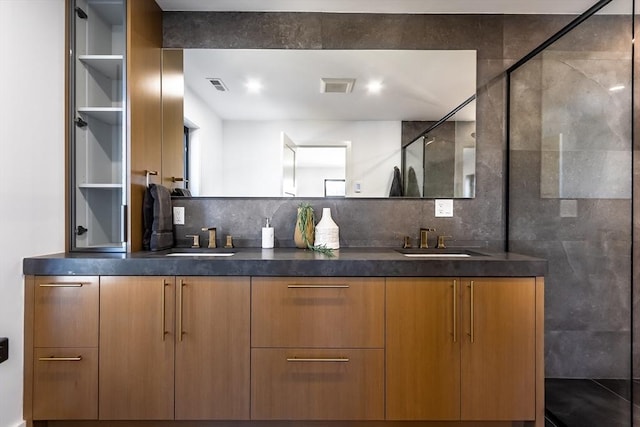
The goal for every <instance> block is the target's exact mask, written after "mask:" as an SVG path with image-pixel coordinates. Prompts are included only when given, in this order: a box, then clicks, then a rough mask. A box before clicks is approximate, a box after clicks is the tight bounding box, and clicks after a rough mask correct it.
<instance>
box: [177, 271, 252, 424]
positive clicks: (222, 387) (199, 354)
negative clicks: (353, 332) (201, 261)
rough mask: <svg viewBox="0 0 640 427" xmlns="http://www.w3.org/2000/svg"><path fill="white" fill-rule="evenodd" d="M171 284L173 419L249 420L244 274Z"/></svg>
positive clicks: (247, 313) (247, 291) (247, 284)
mask: <svg viewBox="0 0 640 427" xmlns="http://www.w3.org/2000/svg"><path fill="white" fill-rule="evenodd" d="M177 285H178V298H177V320H176V321H177V334H176V339H177V344H176V392H175V396H176V419H179V420H187V419H202V420H206V419H209V420H215V419H228V420H242V419H245V420H246V419H249V382H250V379H249V373H250V365H249V364H250V354H249V345H250V339H249V325H250V320H249V319H250V298H251V291H250V281H249V278H247V277H227V278H210V277H179V278H177Z"/></svg>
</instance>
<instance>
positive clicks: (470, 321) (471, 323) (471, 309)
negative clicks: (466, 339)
mask: <svg viewBox="0 0 640 427" xmlns="http://www.w3.org/2000/svg"><path fill="white" fill-rule="evenodd" d="M473 285H474V284H473V280H472V281H471V284H470V285H469V289H470V290H471V302H470V304H469V306H470V307H469V314H470V319H469V328H470V331H469V334H468V335H469V336H470V337H471V342H472V343H473V329H474V321H475V319H474V316H475V313H474V294H473V293H474V292H473V290H474V289H473V288H474V286H473Z"/></svg>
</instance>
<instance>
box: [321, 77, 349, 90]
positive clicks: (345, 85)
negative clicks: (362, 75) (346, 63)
mask: <svg viewBox="0 0 640 427" xmlns="http://www.w3.org/2000/svg"><path fill="white" fill-rule="evenodd" d="M354 84H356V79H331V78H325V77H322V78H321V79H320V93H351V91H352V90H353V85H354Z"/></svg>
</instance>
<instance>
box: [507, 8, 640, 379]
mask: <svg viewBox="0 0 640 427" xmlns="http://www.w3.org/2000/svg"><path fill="white" fill-rule="evenodd" d="M630 21H631V20H630V17H626V18H622V19H621V18H620V17H611V16H606V17H600V16H598V17H594V18H591V19H590V20H588V21H587V22H586V23H585V26H584V27H579V28H577V29H576V30H575V31H574V32H572V33H570V34H569V35H567V36H566V37H565V38H563V39H561V41H560V42H558V43H557V44H554V45H553V46H552V47H551V48H550V49H549V51H548V52H546V53H545V54H544V60H543V59H539V58H537V59H535V60H533V61H531V62H529V63H528V64H526V65H525V66H523V67H522V68H521V69H519V70H517V71H516V72H515V73H514V74H513V75H512V95H511V96H512V99H513V100H514V103H513V104H512V106H513V108H512V120H511V148H512V151H511V179H510V183H509V184H510V188H509V203H510V209H509V216H510V227H509V243H510V245H509V247H510V249H511V250H513V251H516V252H523V253H527V254H534V255H538V256H541V257H544V258H547V259H548V260H549V274H548V276H547V278H546V281H545V285H546V295H545V304H546V307H545V309H546V312H545V322H546V324H545V340H546V348H545V362H546V367H545V368H546V369H545V370H546V375H547V376H549V377H578V378H584V377H595V378H626V377H628V376H629V375H630V362H631V352H630V343H631V339H630V338H631V334H630V332H631V238H630V237H631V225H632V224H631V199H630V188H631V187H630V184H631V176H630V175H631V173H630V169H629V167H628V166H630V163H628V161H629V160H630V158H631V132H630V131H631V111H630V92H629V91H628V89H627V92H626V93H624V92H621V93H618V94H613V93H611V92H609V90H608V88H609V86H610V82H612V81H616V82H618V81H619V82H621V83H624V84H626V85H627V87H630V77H631V74H630V72H631V63H630V57H631V56H630V53H631V52H630V48H631V45H630V43H629V40H630V38H631V37H630V30H631V26H630V25H625V24H626V23H627V22H630ZM602 37H604V38H606V43H605V42H603V40H602ZM576 53H577V54H576ZM618 103H619V105H618ZM561 132H562V133H563V137H564V138H563V142H564V144H565V150H566V149H567V148H574V149H575V148H578V149H579V151H575V152H574V154H573V155H576V154H577V155H580V156H582V157H583V160H582V161H581V162H580V164H579V165H576V166H575V167H573V168H569V169H567V170H565V179H564V182H565V183H567V178H568V177H567V176H566V175H575V176H576V177H578V176H579V180H575V181H574V182H571V184H572V187H571V188H570V187H569V186H568V185H567V186H565V188H564V189H563V190H564V191H565V193H566V192H568V191H570V192H572V193H573V194H564V197H565V198H564V199H562V198H559V197H560V196H561V195H558V194H556V195H555V196H554V198H551V197H549V196H550V195H551V193H552V191H551V190H552V189H553V187H554V184H555V190H556V191H557V190H558V186H557V175H558V173H557V171H553V170H550V168H549V165H550V164H552V163H553V162H554V161H555V162H556V164H557V152H554V151H551V150H550V147H551V144H549V143H546V142H544V141H547V138H553V136H554V135H555V137H556V138H557V135H558V134H559V133H561ZM564 155H565V157H567V158H568V157H569V156H571V155H572V153H570V152H566V151H565V152H564ZM608 156H611V157H612V158H616V159H617V160H616V162H615V165H614V166H613V167H612V168H611V169H609V170H607V168H606V166H605V159H606V157H608ZM567 158H565V159H564V160H565V161H564V163H565V164H566V163H567V160H568V159H567ZM554 180H555V182H554ZM603 184H606V185H603ZM541 194H542V195H543V197H541ZM544 195H546V196H547V198H544Z"/></svg>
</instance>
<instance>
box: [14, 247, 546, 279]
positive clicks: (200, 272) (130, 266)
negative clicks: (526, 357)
mask: <svg viewBox="0 0 640 427" xmlns="http://www.w3.org/2000/svg"><path fill="white" fill-rule="evenodd" d="M183 251H184V252H188V251H189V250H183ZM233 251H234V252H235V254H234V255H233V256H228V257H205V256H177V257H168V256H166V255H167V254H168V253H170V252H171V250H167V251H159V252H134V253H129V254H123V253H89V252H85V253H79V252H74V253H60V254H51V255H44V256H38V257H30V258H25V259H24V262H23V272H24V274H27V275H56V276H69V275H83V276H91V275H99V276H144V275H147V276H156V275H157V276H167V275H170V276H352V277H356V276H378V277H385V276H396V277H423V276H424V277H438V276H441V277H443V276H446V277H480V276H494V277H518V276H520V277H524V276H529V277H531V276H544V275H545V274H546V272H547V261H546V260H543V259H540V258H533V257H529V256H525V255H519V254H515V253H508V252H506V253H505V252H498V253H493V252H485V251H478V250H475V249H473V251H474V252H475V253H476V254H477V255H474V256H471V257H468V258H453V257H443V258H409V257H406V256H404V255H403V254H401V253H399V252H397V251H396V250H394V249H390V248H378V249H372V248H344V249H340V250H338V251H335V256H333V257H328V256H326V255H322V254H318V253H314V252H312V251H309V250H301V249H294V248H276V249H259V248H238V249H233ZM434 251H435V250H434ZM198 252H206V249H205V250H200V251H198Z"/></svg>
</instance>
